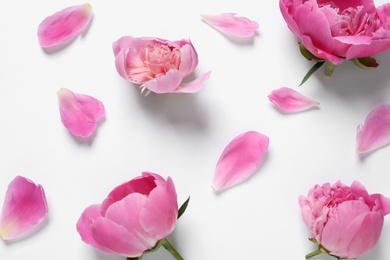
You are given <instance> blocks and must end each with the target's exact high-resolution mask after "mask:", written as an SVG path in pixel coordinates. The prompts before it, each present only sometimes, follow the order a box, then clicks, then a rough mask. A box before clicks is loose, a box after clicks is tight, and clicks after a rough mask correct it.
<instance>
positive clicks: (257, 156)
mask: <svg viewBox="0 0 390 260" xmlns="http://www.w3.org/2000/svg"><path fill="white" fill-rule="evenodd" d="M268 145H269V138H268V137H267V136H265V135H263V134H261V133H258V132H256V131H248V132H245V133H242V134H240V135H239V136H237V137H236V138H234V139H233V140H232V141H230V142H229V144H228V145H227V146H226V147H225V149H224V150H223V152H222V154H221V156H220V158H219V160H218V162H217V165H216V167H215V171H214V176H213V180H212V188H213V189H214V190H215V191H220V190H223V189H226V188H229V187H231V186H233V185H236V184H239V183H241V182H243V181H245V180H247V179H248V178H249V177H250V176H252V175H253V174H254V173H255V171H256V170H257V169H258V167H259V166H260V164H261V162H262V161H263V157H264V155H265V153H266V152H267V150H268Z"/></svg>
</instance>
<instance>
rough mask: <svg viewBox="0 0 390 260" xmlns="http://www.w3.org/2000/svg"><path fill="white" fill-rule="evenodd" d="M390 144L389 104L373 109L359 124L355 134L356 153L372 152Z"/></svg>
mask: <svg viewBox="0 0 390 260" xmlns="http://www.w3.org/2000/svg"><path fill="white" fill-rule="evenodd" d="M388 143H390V104H382V105H379V106H377V107H376V108H374V109H373V110H372V111H371V112H370V113H369V114H368V115H367V117H366V119H365V122H364V124H360V125H359V126H358V128H357V134H356V149H357V152H358V153H366V152H370V151H374V150H376V149H378V148H380V147H382V146H385V145H387V144H388Z"/></svg>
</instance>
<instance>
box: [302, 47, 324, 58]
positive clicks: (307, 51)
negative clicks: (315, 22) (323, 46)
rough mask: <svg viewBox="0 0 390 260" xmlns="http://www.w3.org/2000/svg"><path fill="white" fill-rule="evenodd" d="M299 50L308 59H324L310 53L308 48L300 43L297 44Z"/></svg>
mask: <svg viewBox="0 0 390 260" xmlns="http://www.w3.org/2000/svg"><path fill="white" fill-rule="evenodd" d="M299 50H300V51H301V54H302V56H303V57H305V58H306V59H308V60H311V61H315V62H321V61H324V60H323V59H320V58H318V57H316V56H314V54H313V53H311V52H310V51H309V50H308V49H306V47H305V46H303V44H302V43H301V44H299Z"/></svg>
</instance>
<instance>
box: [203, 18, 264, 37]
mask: <svg viewBox="0 0 390 260" xmlns="http://www.w3.org/2000/svg"><path fill="white" fill-rule="evenodd" d="M201 17H202V19H203V20H204V21H205V22H206V23H208V24H209V25H210V26H212V27H214V28H215V29H217V30H219V31H220V32H222V33H224V34H227V35H231V36H236V37H252V36H253V35H254V34H255V31H256V30H257V29H258V28H259V24H258V23H257V22H255V21H252V20H249V19H248V18H246V17H237V16H236V14H235V13H222V14H215V15H201Z"/></svg>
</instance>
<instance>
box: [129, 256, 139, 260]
mask: <svg viewBox="0 0 390 260" xmlns="http://www.w3.org/2000/svg"><path fill="white" fill-rule="evenodd" d="M141 259H142V255H140V256H139V257H126V260H141Z"/></svg>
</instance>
